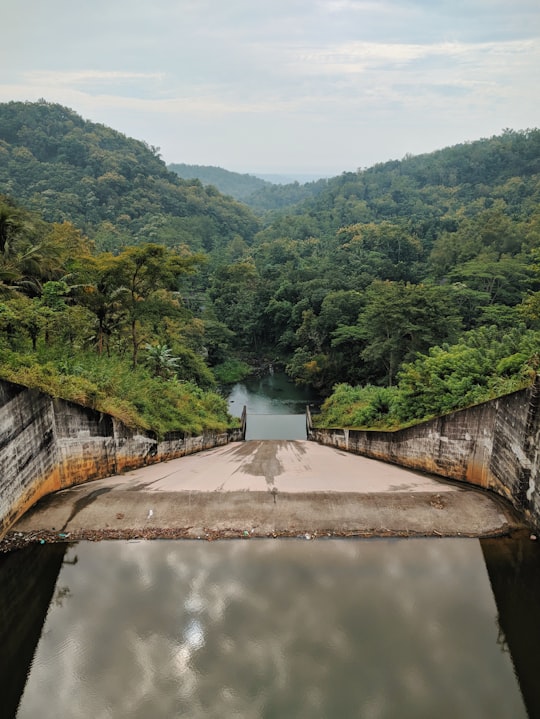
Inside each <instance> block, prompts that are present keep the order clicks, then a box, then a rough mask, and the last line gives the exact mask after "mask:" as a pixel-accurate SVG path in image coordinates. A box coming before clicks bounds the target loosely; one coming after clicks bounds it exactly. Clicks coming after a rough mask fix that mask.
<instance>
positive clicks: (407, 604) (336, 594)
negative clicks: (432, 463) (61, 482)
mask: <svg viewBox="0 0 540 719" xmlns="http://www.w3.org/2000/svg"><path fill="white" fill-rule="evenodd" d="M243 392H244V390H242V389H241V388H238V387H237V388H236V389H235V390H234V391H233V393H232V395H231V397H233V398H234V400H235V401H234V403H236V399H237V398H240V397H243V398H244V397H246V395H244V394H242V393H243ZM247 399H248V403H251V404H252V406H253V403H254V400H252V399H251V397H249V396H248V397H247ZM274 399H276V398H271V400H270V401H271V402H273V401H274ZM242 401H244V400H242ZM303 401H305V398H302V402H303ZM234 403H233V404H234ZM244 403H245V402H244ZM280 410H281V407H280ZM263 414H264V413H263ZM539 608H540V548H539V547H538V544H537V543H535V542H532V541H531V540H530V539H529V537H528V535H527V536H519V537H514V538H511V539H493V540H482V542H479V541H478V540H472V539H373V540H367V539H347V540H343V539H318V540H312V541H308V540H305V539H304V540H300V539H298V540H294V539H293V540H290V539H289V540H288V539H275V540H271V539H268V540H253V539H248V540H229V541H219V542H208V541H204V540H201V541H147V542H145V541H118V542H101V543H91V542H79V543H76V544H73V545H65V544H64V545H50V546H49V545H46V546H34V547H29V548H27V549H26V550H22V551H20V552H14V553H12V554H10V555H6V556H4V557H0V684H1V686H0V689H1V691H2V695H1V696H2V701H1V702H0V707H1V708H0V716H1V717H5V718H6V719H12V718H14V717H17V719H35V718H36V717H39V719H59V718H61V719H64V718H66V719H83V718H84V719H88V718H89V717H91V718H92V719H132V718H133V719H139V718H140V719H161V718H163V719H172V718H173V717H189V718H193V719H199V718H201V719H202V718H203V717H204V718H205V719H213V718H214V717H215V718H216V719H217V718H218V717H219V719H235V718H237V717H238V718H239V719H240V718H241V719H263V718H264V719H295V718H298V719H304V718H305V719H323V718H324V719H326V718H327V719H341V718H344V719H348V718H355V717H358V718H359V719H408V718H409V717H410V718H411V719H413V718H414V719H419V718H420V719H421V718H423V717H426V718H429V719H431V718H432V717H433V718H437V719H444V718H448V719H456V718H458V717H459V718H460V719H469V718H470V719H483V718H484V717H485V718H486V719H488V718H489V719H498V718H500V719H520V718H521V717H527V716H529V718H530V719H533V718H534V717H540V690H539V688H538V684H539V683H538V681H537V670H536V648H537V645H538V641H539V639H540V612H539Z"/></svg>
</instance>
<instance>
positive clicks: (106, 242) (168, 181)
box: [0, 101, 258, 251]
mask: <svg viewBox="0 0 540 719" xmlns="http://www.w3.org/2000/svg"><path fill="white" fill-rule="evenodd" d="M0 193H2V194H4V195H7V196H10V197H13V198H15V199H16V200H17V201H18V202H20V203H22V204H24V205H25V206H26V207H27V208H28V209H31V210H34V211H37V212H38V213H40V215H41V216H42V217H43V218H44V219H46V220H47V221H50V222H61V221H64V220H68V221H70V222H73V223H74V224H75V225H77V226H78V227H79V228H81V229H82V230H84V231H85V232H86V233H87V234H88V235H89V236H90V237H92V239H94V241H95V242H96V244H97V246H98V247H99V248H100V249H115V248H117V247H119V246H125V245H128V244H134V243H138V242H142V241H153V242H159V243H162V244H166V245H169V246H172V245H174V246H176V245H179V244H182V243H185V244H187V245H189V246H190V247H191V248H192V249H194V250H201V249H202V250H207V251H211V250H213V249H216V248H217V249H219V248H221V247H224V246H225V245H226V244H227V243H228V242H230V241H233V240H234V239H238V238H241V240H242V241H243V242H246V243H247V244H249V243H250V242H251V240H252V238H253V235H254V233H255V232H256V230H257V229H258V220H257V219H256V218H255V216H254V215H253V214H252V213H251V212H250V210H248V208H247V207H245V206H244V205H241V204H240V203H238V202H235V201H234V200H232V199H231V198H230V197H225V196H223V195H221V194H220V193H219V192H217V191H216V190H215V189H214V188H212V187H209V188H205V187H203V185H202V184H201V182H199V181H198V180H191V181H186V180H182V179H180V178H179V177H178V176H177V175H176V174H175V173H172V172H170V171H169V170H167V167H166V165H165V163H164V162H163V160H161V158H160V157H159V154H158V150H157V149H156V148H153V147H149V146H148V145H147V144H145V143H144V142H140V141H137V140H133V139H131V138H127V137H126V136H125V135H123V134H121V133H120V132H117V131H115V130H113V129H111V128H108V127H106V126H104V125H101V124H96V123H93V122H89V121H86V120H84V119H83V118H82V117H80V116H79V115H78V114H77V113H75V112H74V111H73V110H70V109H68V108H66V107H62V106H61V105H57V104H51V103H47V102H44V101H40V102H37V103H30V102H9V103H3V104H0Z"/></svg>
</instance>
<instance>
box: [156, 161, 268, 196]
mask: <svg viewBox="0 0 540 719" xmlns="http://www.w3.org/2000/svg"><path fill="white" fill-rule="evenodd" d="M168 169H169V170H170V171H171V172H175V173H176V174H177V175H178V176H179V177H182V178H183V179H184V180H192V179H195V180H200V181H201V182H202V184H203V185H213V186H214V187H216V188H217V189H218V190H219V191H220V192H222V193H223V194H224V195H230V196H231V197H234V198H235V200H241V201H243V202H245V201H246V200H248V198H249V197H250V195H252V194H253V193H254V192H256V191H257V190H260V189H262V188H264V187H271V186H272V185H271V183H270V182H266V181H265V180H261V179H260V178H259V177H254V176H253V175H248V174H242V173H239V172H231V171H230V170H224V169H223V168H222V167H214V166H212V165H186V164H184V163H173V164H171V165H168Z"/></svg>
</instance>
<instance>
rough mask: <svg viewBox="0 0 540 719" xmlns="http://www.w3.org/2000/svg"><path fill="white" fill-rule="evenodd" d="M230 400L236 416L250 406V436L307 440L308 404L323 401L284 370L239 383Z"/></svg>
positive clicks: (315, 404)
mask: <svg viewBox="0 0 540 719" xmlns="http://www.w3.org/2000/svg"><path fill="white" fill-rule="evenodd" d="M228 399H229V412H230V413H231V414H232V415H233V416H236V417H240V415H241V414H242V409H243V407H244V406H245V407H246V410H247V416H248V422H247V432H246V439H305V438H306V406H307V405H308V404H309V405H310V406H311V407H315V406H317V405H318V404H320V401H321V398H320V397H319V395H318V394H317V393H316V392H315V391H314V390H312V389H311V388H309V387H298V386H296V385H295V384H294V383H293V382H291V381H290V380H289V379H288V377H287V376H286V375H285V374H284V373H282V372H276V373H273V374H267V375H265V376H263V377H251V378H248V379H247V380H244V381H243V382H239V383H238V384H235V385H234V387H233V388H232V390H231V392H230V394H229V398H228Z"/></svg>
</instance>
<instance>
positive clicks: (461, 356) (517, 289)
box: [0, 101, 540, 426]
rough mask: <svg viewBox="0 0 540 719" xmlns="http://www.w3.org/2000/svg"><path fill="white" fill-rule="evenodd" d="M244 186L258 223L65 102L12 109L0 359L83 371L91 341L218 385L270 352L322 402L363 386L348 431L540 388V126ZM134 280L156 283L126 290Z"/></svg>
mask: <svg viewBox="0 0 540 719" xmlns="http://www.w3.org/2000/svg"><path fill="white" fill-rule="evenodd" d="M224 172H225V175H224V177H225V178H228V177H229V176H228V174H227V173H226V171H224ZM220 174H222V175H223V173H220ZM233 177H234V173H233ZM229 179H230V178H229ZM253 179H255V181H256V184H257V187H258V189H256V190H255V191H254V192H253V193H252V194H251V195H250V196H249V198H248V201H249V203H250V205H251V207H252V208H255V209H256V211H257V213H258V215H256V214H255V213H254V212H253V211H252V209H250V207H248V206H247V205H246V204H243V203H240V202H238V201H236V200H234V199H233V198H231V197H230V196H226V195H224V194H222V193H221V192H220V191H219V190H218V189H216V188H215V187H214V186H212V185H208V186H206V187H205V186H203V184H202V182H201V180H198V179H191V180H184V179H181V178H180V177H178V176H177V175H176V174H174V173H172V172H170V171H169V170H168V169H167V167H166V166H165V163H164V162H163V160H162V159H161V158H160V157H159V155H158V153H157V151H156V149H155V148H151V147H148V146H147V145H146V144H145V143H143V142H139V141H136V140H131V139H129V138H126V137H125V136H124V135H122V134H121V133H118V132H116V131H115V130H112V129H110V128H107V127H104V126H102V125H97V124H95V123H90V122H87V121H85V120H83V119H82V118H81V117H80V116H79V115H77V113H75V112H73V111H72V110H70V109H68V108H65V107H62V106H60V105H54V104H50V103H47V102H44V101H43V102H38V103H5V104H3V105H0V193H2V194H3V195H5V196H8V197H4V198H0V289H1V290H2V292H3V293H4V297H7V298H8V299H7V300H6V301H5V302H2V303H0V366H1V362H2V360H1V358H2V356H9V357H11V360H10V362H11V366H12V367H16V368H18V367H20V368H22V369H21V371H23V370H24V367H26V365H25V364H24V362H27V361H28V362H29V363H30V366H31V367H33V366H34V363H35V362H36V361H38V360H36V356H35V355H34V354H33V353H35V352H38V350H39V351H43V352H45V355H46V356H50V353H51V352H53V355H54V357H53V360H54V362H56V361H57V355H58V356H60V357H63V353H64V354H65V351H66V348H68V349H69V348H72V349H73V348H74V349H73V351H74V352H75V351H78V352H80V353H82V354H81V362H82V365H83V364H84V363H85V362H87V360H88V357H87V354H88V352H87V351H86V349H87V348H88V346H90V345H91V344H92V342H96V339H95V338H98V340H97V345H98V347H100V348H101V349H103V347H107V348H108V351H110V352H111V355H112V356H115V357H117V358H118V361H122V362H125V357H126V352H128V349H129V348H131V349H130V350H129V351H130V352H131V355H132V364H133V366H135V365H136V363H137V361H138V359H137V358H138V356H139V355H140V354H141V353H142V356H145V357H146V359H147V362H148V366H149V367H152V368H153V371H154V372H157V373H158V378H160V379H163V374H165V375H166V374H167V372H173V369H172V368H173V367H175V368H176V369H174V375H175V376H176V377H180V378H181V379H182V380H183V381H187V380H190V379H195V380H196V381H197V382H198V383H205V384H206V385H211V384H212V381H213V379H212V374H211V372H210V370H209V369H208V366H207V365H209V366H210V367H213V368H215V367H216V366H220V365H221V364H224V363H226V362H227V361H229V360H234V361H237V360H238V359H240V358H241V359H245V358H248V359H250V361H259V360H260V358H271V360H272V361H273V362H276V363H281V365H282V366H285V367H286V370H287V373H288V374H289V376H290V377H292V378H294V379H295V380H296V381H297V382H300V383H307V384H311V385H314V386H316V387H318V388H320V389H321V391H323V392H326V393H330V392H331V391H332V388H333V387H334V386H336V385H340V386H341V385H343V386H344V385H347V386H348V385H351V386H352V385H359V386H361V393H360V395H359V398H358V397H357V396H356V395H354V393H353V394H351V393H350V391H349V390H350V388H349V389H344V390H343V391H342V392H341V396H342V398H343V397H344V398H345V399H344V405H345V407H348V406H351V405H355V404H356V405H358V406H357V411H355V412H356V413H355V414H354V415H350V416H349V415H347V416H346V417H345V416H344V411H342V412H341V413H340V414H339V417H338V415H334V416H333V418H332V419H331V421H332V422H335V423H338V424H339V423H340V422H349V423H350V422H352V423H353V424H354V425H356V426H358V425H361V424H369V425H372V424H373V423H377V422H382V423H384V422H387V423H388V422H390V423H391V422H392V421H394V422H395V421H398V420H407V419H408V418H410V417H416V418H419V417H422V416H426V415H428V414H430V413H434V412H441V411H448V410H450V409H453V408H456V407H458V406H463V404H464V403H465V404H467V403H472V402H477V401H481V399H483V398H486V397H487V396H492V395H493V394H494V393H495V394H496V393H497V392H501V391H504V390H508V389H509V388H515V387H517V386H521V384H522V383H524V382H526V381H528V380H529V379H530V376H531V372H534V371H535V368H537V367H538V359H537V358H538V356H540V335H539V332H538V329H540V275H539V272H538V266H539V260H540V209H539V208H540V131H539V130H526V131H513V130H507V131H505V132H503V133H502V134H501V135H498V136H495V137H491V138H488V139H482V140H477V141H475V142H470V143H464V144H461V145H456V146H454V147H449V148H446V149H444V150H440V151H437V152H433V153H429V154H426V155H422V156H416V157H414V156H408V157H406V158H404V159H403V160H399V161H397V160H396V161H390V162H385V163H381V164H378V165H375V166H373V167H371V168H367V169H363V170H359V171H357V172H344V173H342V174H341V175H339V176H337V177H334V178H330V179H320V180H318V181H316V182H312V183H307V184H303V185H301V184H299V183H293V184H290V185H276V184H268V183H263V184H261V182H262V181H260V180H257V179H256V178H250V177H249V176H248V177H247V181H248V182H249V183H251V182H253ZM243 180H246V178H243ZM51 223H55V224H52V225H51ZM71 223H72V224H71ZM80 230H82V232H80ZM83 233H84V234H83ZM85 235H86V237H88V238H90V240H91V241H92V244H91V245H88V244H87V239H86V238H85ZM104 251H109V252H104ZM193 253H195V254H193ZM134 263H135V264H134ZM136 263H139V264H138V265H137V264H136ZM141 268H144V271H145V272H148V273H150V274H149V276H150V277H152V281H151V282H147V283H146V284H144V287H143V288H142V289H140V288H139V287H135V286H133V284H132V285H131V286H132V290H131V292H130V293H126V288H127V287H128V286H129V285H130V283H133V281H134V278H135V280H138V278H139V272H140V270H141ZM191 269H193V273H191V272H190V271H188V270H191ZM195 269H196V271H195ZM65 278H69V282H70V283H72V285H73V287H70V286H68V284H67V281H66V279H65ZM50 282H52V283H53V284H52V285H51V284H50ZM66 333H68V334H66ZM56 336H57V338H58V342H57V344H55V345H54V348H53V346H52V345H53V344H54V342H55V341H56V340H54V337H56ZM51 338H53V339H51ZM2 343H3V344H2ZM40 343H41V344H40ZM88 343H90V345H89V344H88ZM49 345H50V346H49ZM145 345H146V346H147V347H150V348H153V349H152V351H151V350H149V349H146V350H144V347H145ZM6 348H7V349H6ZM21 348H22V349H23V350H24V351H25V352H26V351H27V350H28V351H29V352H30V359H24V361H23V360H21V357H20V356H19V355H18V354H17V352H19V351H21ZM28 348H29V349H28ZM40 348H41V349H40ZM85 348H86V349H85ZM53 349H54V351H53ZM154 350H155V353H154V355H152V352H153V351H154ZM2 352H8V355H2ZM9 352H15V355H9ZM145 352H146V353H147V354H146V355H145ZM115 353H116V354H115ZM171 353H173V354H172V355H171ZM24 357H25V358H26V357H27V355H26V354H25V355H24ZM171 358H172V360H174V361H172V362H171V363H169V360H171ZM535 358H536V359H535ZM53 360H51V361H53ZM158 360H159V362H160V363H162V365H160V364H157V363H158ZM70 362H71V360H70V358H69V357H68V358H65V357H64V359H63V364H62V365H61V368H64V369H59V370H58V371H59V372H60V371H66V370H65V367H68V368H69V366H70ZM82 365H81V366H82ZM156 368H157V369H156ZM94 369H95V368H94ZM94 369H93V370H92V371H94ZM40 371H41V370H40ZM47 371H48V370H47ZM160 373H161V374H160ZM45 374H46V373H45ZM98 374H99V373H98ZM101 374H103V373H101ZM101 374H99V376H101ZM38 375H39V377H40V378H41V379H40V381H43V382H45V380H44V379H43V376H42V375H41V374H39V373H38ZM17 376H18V377H19V379H20V376H19V375H17ZM25 376H26V375H25ZM92 376H93V377H94V376H95V373H94V375H92ZM226 376H227V377H229V378H230V377H231V376H232V375H231V373H230V372H229V371H227V374H226ZM77 381H78V380H77ZM92 381H94V380H92ZM126 381H127V380H126ZM138 381H139V380H138ZM140 381H142V379H140ZM64 385H65V382H63V380H61V379H60V380H58V384H57V385H55V386H56V387H58V386H64ZM74 386H75V387H77V382H75V385H74ZM177 389H178V388H177ZM92 391H94V390H92ZM96 391H97V390H96ZM153 391H154V390H152V392H153ZM179 391H180V390H179ZM362 393H363V394H362ZM120 396H122V395H120ZM152 403H154V400H152ZM347 411H348V410H347ZM347 411H345V414H346V413H347ZM329 421H330V420H329ZM336 426H337V425H336Z"/></svg>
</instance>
